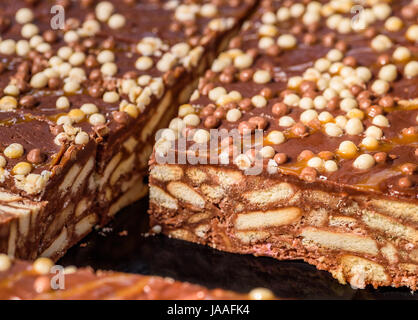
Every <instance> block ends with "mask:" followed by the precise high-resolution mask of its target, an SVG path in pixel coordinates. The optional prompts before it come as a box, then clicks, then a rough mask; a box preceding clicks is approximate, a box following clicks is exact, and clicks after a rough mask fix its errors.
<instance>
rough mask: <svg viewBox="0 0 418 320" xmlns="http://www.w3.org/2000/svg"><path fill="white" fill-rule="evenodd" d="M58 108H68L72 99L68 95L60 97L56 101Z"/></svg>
mask: <svg viewBox="0 0 418 320" xmlns="http://www.w3.org/2000/svg"><path fill="white" fill-rule="evenodd" d="M55 106H56V108H57V109H68V108H69V107H70V101H69V100H68V98H67V97H59V98H58V99H57V101H56V102H55Z"/></svg>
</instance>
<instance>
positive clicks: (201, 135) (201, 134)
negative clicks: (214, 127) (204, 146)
mask: <svg viewBox="0 0 418 320" xmlns="http://www.w3.org/2000/svg"><path fill="white" fill-rule="evenodd" d="M209 139H210V134H209V132H208V131H207V130H204V129H198V130H197V131H196V132H195V134H194V135H193V141H194V142H196V143H206V142H208V141H209Z"/></svg>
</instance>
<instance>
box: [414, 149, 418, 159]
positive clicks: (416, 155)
mask: <svg viewBox="0 0 418 320" xmlns="http://www.w3.org/2000/svg"><path fill="white" fill-rule="evenodd" d="M414 154H415V157H417V158H418V148H416V149H415V152H414Z"/></svg>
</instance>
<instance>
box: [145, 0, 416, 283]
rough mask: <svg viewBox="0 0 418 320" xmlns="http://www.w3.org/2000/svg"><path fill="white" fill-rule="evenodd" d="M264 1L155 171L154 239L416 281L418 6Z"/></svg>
mask: <svg viewBox="0 0 418 320" xmlns="http://www.w3.org/2000/svg"><path fill="white" fill-rule="evenodd" d="M354 4H355V3H354V2H353V1H321V2H319V1H318V2H316V1H313V2H309V3H307V2H306V1H268V0H266V1H261V3H260V6H259V7H258V9H257V10H256V12H255V13H254V14H253V16H252V17H251V18H250V19H249V20H248V21H247V22H246V23H245V24H244V25H243V27H242V29H241V31H240V33H239V34H238V35H237V36H236V37H234V38H233V39H232V40H231V41H230V43H229V47H228V49H227V50H225V51H224V52H222V53H221V54H220V55H219V56H218V57H217V58H216V59H215V61H214V62H213V63H212V65H211V68H210V70H208V71H207V72H206V73H205V76H204V77H201V79H200V80H199V85H198V90H197V91H196V92H195V93H194V94H193V95H192V97H191V99H190V102H189V103H188V104H186V105H182V106H180V108H179V113H178V117H176V118H175V119H174V120H172V122H171V123H170V126H169V128H168V129H167V130H166V131H164V132H162V134H161V135H160V136H159V137H160V138H159V140H158V141H157V142H156V144H155V147H154V153H153V156H152V160H151V165H150V183H149V184H150V203H151V204H150V206H151V207H150V217H151V227H152V230H153V231H154V232H161V231H162V232H163V233H164V234H167V235H169V236H171V237H174V238H179V239H184V240H187V241H193V242H197V243H201V244H205V245H209V246H211V247H214V248H216V249H219V250H224V251H229V252H234V253H242V254H254V255H256V256H268V257H273V258H276V259H302V260H304V261H306V262H308V263H311V264H313V265H315V266H316V267H317V268H318V269H322V270H327V271H329V272H330V273H331V274H332V275H333V276H334V277H335V278H336V279H338V280H339V281H340V282H341V283H350V284H351V285H352V286H354V287H357V288H364V287H365V286H366V285H368V284H371V285H373V286H374V287H378V286H395V287H400V286H408V287H410V288H411V289H413V290H416V288H417V286H418V283H417V280H418V259H417V257H418V256H417V253H418V251H417V245H418V193H417V191H418V171H417V168H418V96H417V92H418V81H417V76H418V52H417V47H416V43H417V40H418V39H417V34H418V33H417V28H418V25H417V23H416V21H417V20H416V17H417V3H416V1H392V2H390V1H389V2H388V1H364V11H363V13H362V15H360V16H359V17H357V18H359V19H358V20H355V21H354V23H352V17H351V16H350V10H351V8H352V6H353V5H354Z"/></svg>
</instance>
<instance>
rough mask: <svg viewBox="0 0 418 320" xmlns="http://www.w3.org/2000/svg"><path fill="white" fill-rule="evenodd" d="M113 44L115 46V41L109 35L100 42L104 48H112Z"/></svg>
mask: <svg viewBox="0 0 418 320" xmlns="http://www.w3.org/2000/svg"><path fill="white" fill-rule="evenodd" d="M115 46H116V42H115V39H114V38H113V37H109V38H107V39H105V40H104V41H103V42H102V47H103V48H105V49H114V48H115Z"/></svg>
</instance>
